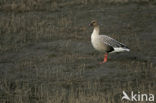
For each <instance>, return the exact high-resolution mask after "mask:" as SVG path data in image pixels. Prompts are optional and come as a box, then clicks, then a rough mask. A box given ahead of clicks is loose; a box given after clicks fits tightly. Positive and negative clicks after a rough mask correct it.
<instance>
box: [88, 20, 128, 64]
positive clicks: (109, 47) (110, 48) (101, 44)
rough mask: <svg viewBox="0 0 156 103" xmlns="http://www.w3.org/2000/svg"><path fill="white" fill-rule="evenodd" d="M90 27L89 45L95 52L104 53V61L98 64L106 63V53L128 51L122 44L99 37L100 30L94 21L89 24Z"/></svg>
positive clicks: (103, 36) (106, 37) (107, 37)
mask: <svg viewBox="0 0 156 103" xmlns="http://www.w3.org/2000/svg"><path fill="white" fill-rule="evenodd" d="M90 26H93V27H94V30H93V32H92V35H91V43H92V45H93V47H94V48H95V49H96V50H98V51H100V52H104V53H105V54H104V60H103V61H102V62H100V64H102V63H105V62H107V56H108V53H115V52H125V51H130V49H128V47H127V46H126V45H125V44H122V43H120V42H118V41H117V40H115V39H113V38H111V37H109V36H107V35H99V32H100V28H99V25H98V23H97V22H96V21H95V20H93V21H92V22H91V23H90Z"/></svg>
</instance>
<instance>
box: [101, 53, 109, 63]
mask: <svg viewBox="0 0 156 103" xmlns="http://www.w3.org/2000/svg"><path fill="white" fill-rule="evenodd" d="M107 57H108V54H107V53H105V54H104V59H103V61H102V62H100V64H103V63H106V62H107Z"/></svg>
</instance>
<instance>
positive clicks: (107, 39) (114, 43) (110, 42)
mask: <svg viewBox="0 0 156 103" xmlns="http://www.w3.org/2000/svg"><path fill="white" fill-rule="evenodd" d="M100 39H101V41H103V43H104V44H107V45H109V46H112V47H113V48H128V47H127V46H126V45H125V44H122V43H120V42H119V41H117V40H115V39H113V38H111V37H109V36H107V35H100Z"/></svg>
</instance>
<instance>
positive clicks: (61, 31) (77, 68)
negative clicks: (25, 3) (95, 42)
mask: <svg viewBox="0 0 156 103" xmlns="http://www.w3.org/2000/svg"><path fill="white" fill-rule="evenodd" d="M62 5H63V6H62ZM62 5H55V6H56V7H55V6H54V7H55V9H52V8H50V7H49V8H48V6H47V8H44V9H43V8H42V9H41V10H40V9H39V10H38V9H37V10H36V9H35V10H31V9H28V10H27V9H26V10H25V9H24V11H23V12H21V11H19V10H18V8H15V9H14V8H13V11H8V10H5V9H1V11H2V12H1V13H0V21H1V24H0V27H1V35H2V36H1V38H0V39H1V45H0V50H1V55H0V102H1V103H18V102H19V103H29V102H30V103H34V102H36V103H38V102H39V103H121V102H126V103H128V101H121V97H122V91H123V90H125V91H127V92H131V91H135V92H136V93H137V92H141V93H147V94H148V93H153V94H156V75H155V73H156V54H155V51H156V47H155V45H156V42H155V41H156V36H155V34H156V29H155V27H156V23H155V21H156V6H155V5H154V4H150V3H149V4H146V3H145V4H139V3H129V4H109V5H106V4H102V3H97V4H93V3H91V4H85V3H84V4H74V3H73V4H72V3H71V4H62ZM57 6H58V7H57ZM15 7H16V6H15ZM4 8H5V7H4ZM16 10H17V11H16ZM14 11H15V12H14ZM93 19H96V20H97V21H98V22H99V23H100V26H101V34H106V35H108V36H111V37H113V38H115V39H117V40H119V41H120V42H122V43H124V44H126V45H127V46H128V47H129V48H130V49H131V51H130V52H126V53H117V54H110V55H109V57H108V62H107V63H105V64H102V65H100V64H99V62H100V61H102V59H103V54H102V53H99V52H97V51H95V50H94V49H93V47H92V46H91V43H90V36H91V33H92V30H93V28H90V27H89V26H88V24H89V22H90V21H91V20H93ZM141 103H142V102H141ZM153 103H154V102H153Z"/></svg>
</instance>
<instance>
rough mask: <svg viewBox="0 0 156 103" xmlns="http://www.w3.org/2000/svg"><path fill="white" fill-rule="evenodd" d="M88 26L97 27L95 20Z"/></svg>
mask: <svg viewBox="0 0 156 103" xmlns="http://www.w3.org/2000/svg"><path fill="white" fill-rule="evenodd" d="M89 26H92V27H97V26H98V23H97V21H96V20H93V21H91V23H90V24H89Z"/></svg>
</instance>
